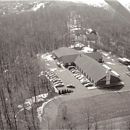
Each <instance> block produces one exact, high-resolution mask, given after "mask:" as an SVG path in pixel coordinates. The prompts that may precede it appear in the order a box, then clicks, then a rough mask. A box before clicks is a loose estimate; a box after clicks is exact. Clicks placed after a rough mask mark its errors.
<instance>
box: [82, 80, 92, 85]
mask: <svg viewBox="0 0 130 130" xmlns="http://www.w3.org/2000/svg"><path fill="white" fill-rule="evenodd" d="M87 83H90V81H87V80H84V81H82V82H81V84H83V85H84V84H87Z"/></svg>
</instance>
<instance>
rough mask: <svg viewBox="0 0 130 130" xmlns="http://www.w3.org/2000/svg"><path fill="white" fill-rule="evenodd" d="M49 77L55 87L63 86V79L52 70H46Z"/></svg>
mask: <svg viewBox="0 0 130 130" xmlns="http://www.w3.org/2000/svg"><path fill="white" fill-rule="evenodd" d="M45 75H46V76H47V78H48V79H49V80H50V81H51V82H52V83H53V85H54V87H63V86H64V83H63V82H62V81H61V79H60V78H59V77H58V76H57V75H56V74H55V73H54V72H53V71H51V70H47V71H45Z"/></svg>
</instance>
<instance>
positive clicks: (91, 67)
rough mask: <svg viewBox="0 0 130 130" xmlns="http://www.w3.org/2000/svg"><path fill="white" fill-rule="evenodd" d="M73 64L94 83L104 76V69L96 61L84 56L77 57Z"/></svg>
mask: <svg viewBox="0 0 130 130" xmlns="http://www.w3.org/2000/svg"><path fill="white" fill-rule="evenodd" d="M74 63H75V64H76V65H77V66H79V67H80V68H81V69H82V70H83V71H84V72H85V73H86V74H87V75H89V77H91V78H92V79H93V80H94V81H95V82H97V81H99V80H100V79H102V78H104V77H105V76H106V69H105V68H104V67H103V66H101V65H100V64H99V63H98V62H97V61H95V60H94V59H92V58H90V57H88V56H86V55H84V54H81V55H79V56H78V57H77V58H76V60H75V62H74Z"/></svg>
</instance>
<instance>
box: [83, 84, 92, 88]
mask: <svg viewBox="0 0 130 130" xmlns="http://www.w3.org/2000/svg"><path fill="white" fill-rule="evenodd" d="M84 86H85V87H91V86H93V83H87V84H84Z"/></svg>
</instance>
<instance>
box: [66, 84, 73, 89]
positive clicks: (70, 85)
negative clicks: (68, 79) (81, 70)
mask: <svg viewBox="0 0 130 130" xmlns="http://www.w3.org/2000/svg"><path fill="white" fill-rule="evenodd" d="M67 88H75V86H74V85H72V84H69V85H67Z"/></svg>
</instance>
